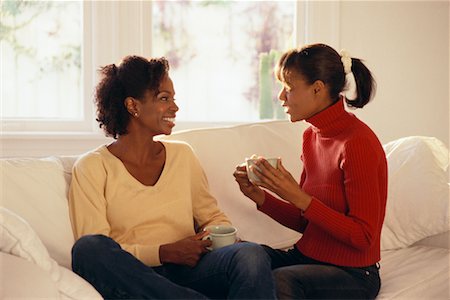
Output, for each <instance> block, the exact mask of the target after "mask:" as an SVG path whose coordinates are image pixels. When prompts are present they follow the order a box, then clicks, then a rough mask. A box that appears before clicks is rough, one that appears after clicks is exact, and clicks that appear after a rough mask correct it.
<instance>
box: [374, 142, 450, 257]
mask: <svg viewBox="0 0 450 300" xmlns="http://www.w3.org/2000/svg"><path fill="white" fill-rule="evenodd" d="M384 149H385V152H386V157H387V160H388V171H389V188H388V200H387V205H386V217H385V221H384V224H383V229H382V236H381V248H382V250H388V249H398V248H404V247H407V246H409V245H411V244H413V243H415V242H417V241H419V240H421V239H423V238H426V237H429V236H432V235H435V234H439V233H442V232H446V231H448V230H449V229H450V222H449V186H448V182H447V181H448V177H447V176H448V175H447V169H448V159H449V152H448V149H447V148H446V147H445V145H444V144H443V143H442V142H441V141H439V140H438V139H436V138H432V137H420V136H411V137H405V138H401V139H398V140H395V141H392V142H390V143H387V144H386V145H384Z"/></svg>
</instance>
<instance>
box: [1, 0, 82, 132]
mask: <svg viewBox="0 0 450 300" xmlns="http://www.w3.org/2000/svg"><path fill="white" fill-rule="evenodd" d="M82 25H83V14H82V3H81V2H75V1H69V2H65V1H43V2H41V1H2V2H1V20H0V26H1V36H0V38H1V78H2V79H1V87H2V88H1V100H2V101H1V117H2V125H4V124H3V123H9V125H11V126H12V127H11V126H10V127H9V128H8V127H7V129H12V130H14V129H27V122H29V121H33V123H34V124H36V122H39V121H46V122H54V121H61V120H64V121H70V122H80V121H82V119H83V117H84V103H83V101H82V99H83V97H82V88H83V84H82V78H83V76H82V68H81V67H82V52H81V50H82V38H83V36H82V28H83V26H82ZM5 121H6V122H5ZM28 124H29V123H28ZM40 128H42V127H40Z"/></svg>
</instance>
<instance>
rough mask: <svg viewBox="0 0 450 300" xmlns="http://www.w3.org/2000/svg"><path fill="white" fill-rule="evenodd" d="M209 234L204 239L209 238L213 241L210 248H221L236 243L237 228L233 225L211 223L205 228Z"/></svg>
mask: <svg viewBox="0 0 450 300" xmlns="http://www.w3.org/2000/svg"><path fill="white" fill-rule="evenodd" d="M204 230H205V231H208V232H209V234H208V235H207V236H205V237H204V238H203V239H204V240H206V239H209V240H211V242H212V245H211V247H209V248H210V250H215V249H219V248H222V247H225V246H228V245H232V244H234V243H236V240H237V235H236V234H237V229H236V227H234V226H231V225H209V226H207V227H206V228H205V229H204Z"/></svg>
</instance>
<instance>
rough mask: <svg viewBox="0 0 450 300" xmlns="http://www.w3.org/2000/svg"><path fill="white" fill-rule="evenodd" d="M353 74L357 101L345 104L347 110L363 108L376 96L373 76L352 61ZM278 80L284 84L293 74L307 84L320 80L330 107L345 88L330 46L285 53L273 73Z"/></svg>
mask: <svg viewBox="0 0 450 300" xmlns="http://www.w3.org/2000/svg"><path fill="white" fill-rule="evenodd" d="M351 60H352V72H353V75H354V77H355V82H356V92H357V95H356V99H354V100H349V99H347V98H345V102H346V103H347V105H348V106H350V107H357V108H362V107H363V106H364V105H366V104H367V103H368V102H369V101H370V100H371V98H372V97H373V95H374V93H375V87H376V83H375V80H374V78H373V76H372V73H371V72H370V71H369V69H367V67H366V66H365V65H364V64H363V63H362V61H361V60H360V59H358V58H352V59H351ZM275 73H276V76H277V78H278V80H280V81H281V82H286V78H287V77H289V75H290V74H292V73H294V74H295V73H297V74H299V75H301V76H302V77H303V79H304V80H306V81H307V82H308V83H309V84H313V83H314V82H315V81H316V80H321V81H322V82H323V83H324V84H325V85H326V86H327V87H328V90H329V93H330V97H331V99H332V100H333V103H336V102H337V101H338V100H339V95H340V93H341V92H343V91H344V88H345V72H344V65H343V64H342V61H341V56H340V55H339V53H337V52H336V50H334V49H333V48H331V47H330V46H327V45H324V44H313V45H309V46H305V47H303V48H301V49H292V50H289V51H288V52H286V53H284V54H283V55H282V56H281V58H280V60H279V61H278V65H277V67H276V70H275Z"/></svg>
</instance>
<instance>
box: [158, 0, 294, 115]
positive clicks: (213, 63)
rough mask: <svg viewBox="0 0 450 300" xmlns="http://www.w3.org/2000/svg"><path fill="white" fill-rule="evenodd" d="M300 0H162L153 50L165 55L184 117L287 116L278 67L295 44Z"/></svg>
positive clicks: (159, 3)
mask: <svg viewBox="0 0 450 300" xmlns="http://www.w3.org/2000/svg"><path fill="white" fill-rule="evenodd" d="M294 16H295V2H293V1H291V2H286V1H173V2H172V1H156V2H154V6H153V14H152V20H153V30H152V33H153V34H152V55H154V56H165V57H167V58H168V60H169V63H170V65H171V77H172V79H173V81H174V85H175V89H176V92H177V96H176V98H177V99H178V103H177V104H178V105H179V106H180V111H179V112H178V116H177V119H178V120H179V121H191V122H192V121H196V122H209V123H211V122H249V121H256V120H260V119H274V118H275V119H277V118H278V119H280V118H285V113H284V111H283V110H282V107H281V105H280V103H279V101H278V100H277V93H278V90H279V86H278V84H277V82H276V81H275V79H274V76H273V67H274V64H275V62H276V61H277V59H278V58H279V56H280V53H281V52H282V51H285V50H286V49H288V48H291V47H292V45H293V39H294V38H293V35H294Z"/></svg>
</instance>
